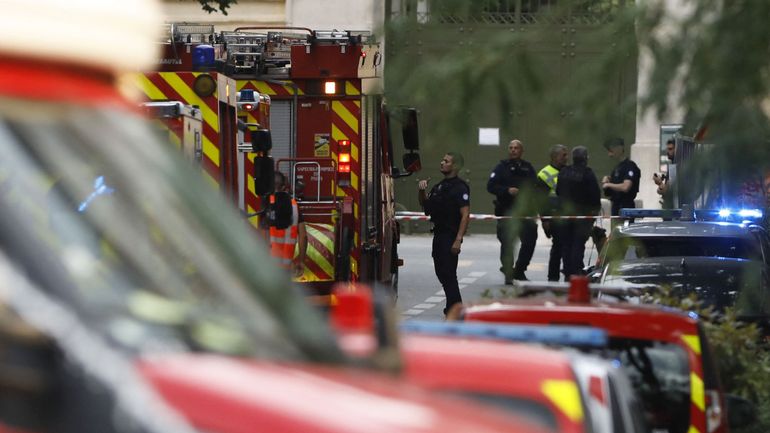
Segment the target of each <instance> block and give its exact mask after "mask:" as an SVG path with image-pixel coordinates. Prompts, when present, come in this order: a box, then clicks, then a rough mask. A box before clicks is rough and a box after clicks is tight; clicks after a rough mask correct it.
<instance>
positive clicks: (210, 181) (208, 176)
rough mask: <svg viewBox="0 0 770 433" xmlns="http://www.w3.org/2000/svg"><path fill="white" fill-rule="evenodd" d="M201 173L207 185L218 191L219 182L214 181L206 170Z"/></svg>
mask: <svg viewBox="0 0 770 433" xmlns="http://www.w3.org/2000/svg"><path fill="white" fill-rule="evenodd" d="M201 173H202V174H203V178H204V179H206V181H207V182H208V184H209V185H211V186H212V187H213V188H214V189H215V190H217V191H218V190H219V188H220V185H219V182H217V181H216V179H214V178H213V177H211V175H210V174H209V173H208V172H207V171H206V170H201Z"/></svg>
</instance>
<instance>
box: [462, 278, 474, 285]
mask: <svg viewBox="0 0 770 433" xmlns="http://www.w3.org/2000/svg"><path fill="white" fill-rule="evenodd" d="M475 282H476V278H463V279H461V280H460V281H458V283H460V284H473V283H475Z"/></svg>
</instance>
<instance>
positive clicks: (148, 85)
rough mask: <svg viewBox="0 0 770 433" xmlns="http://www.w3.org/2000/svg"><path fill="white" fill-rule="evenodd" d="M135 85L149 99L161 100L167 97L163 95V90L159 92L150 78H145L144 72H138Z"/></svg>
mask: <svg viewBox="0 0 770 433" xmlns="http://www.w3.org/2000/svg"><path fill="white" fill-rule="evenodd" d="M137 85H138V86H139V88H140V89H141V90H142V91H143V92H144V94H145V95H147V98H148V99H149V100H151V101H162V100H164V99H168V97H167V96H166V95H164V94H163V92H161V91H160V89H158V87H157V86H155V84H153V83H152V81H150V79H149V78H147V76H146V75H144V74H139V76H138V77H137Z"/></svg>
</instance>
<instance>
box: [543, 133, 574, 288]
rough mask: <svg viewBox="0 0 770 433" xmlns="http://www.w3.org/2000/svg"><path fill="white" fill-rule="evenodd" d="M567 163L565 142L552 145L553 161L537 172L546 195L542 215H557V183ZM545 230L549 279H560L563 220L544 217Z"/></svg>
mask: <svg viewBox="0 0 770 433" xmlns="http://www.w3.org/2000/svg"><path fill="white" fill-rule="evenodd" d="M565 165H567V147H566V146H564V145H563V144H554V145H553V146H551V163H550V164H548V165H546V166H545V167H543V168H542V169H540V171H539V172H538V173H537V186H538V189H540V190H541V194H542V195H544V196H545V200H544V203H543V206H542V211H541V212H540V215H541V216H551V215H555V214H556V211H557V210H558V208H559V198H558V197H557V195H556V183H557V181H558V180H559V178H558V176H559V170H561V169H562V167H564V166H565ZM542 224H543V232H544V233H545V236H546V237H549V238H551V252H550V256H549V258H548V281H559V272H560V270H561V269H560V267H561V261H562V258H561V256H562V244H561V232H560V230H559V229H560V227H561V222H560V221H559V220H558V219H555V220H549V219H544V220H543V222H542Z"/></svg>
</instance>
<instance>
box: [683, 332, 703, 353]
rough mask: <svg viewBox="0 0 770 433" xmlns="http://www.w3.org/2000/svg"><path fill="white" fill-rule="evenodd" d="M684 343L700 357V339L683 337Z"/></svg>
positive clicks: (694, 336) (689, 336) (688, 336)
mask: <svg viewBox="0 0 770 433" xmlns="http://www.w3.org/2000/svg"><path fill="white" fill-rule="evenodd" d="M681 338H682V341H684V342H685V344H687V347H689V348H690V350H692V351H693V352H695V354H696V355H700V338H698V336H697V335H682V337H681Z"/></svg>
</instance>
